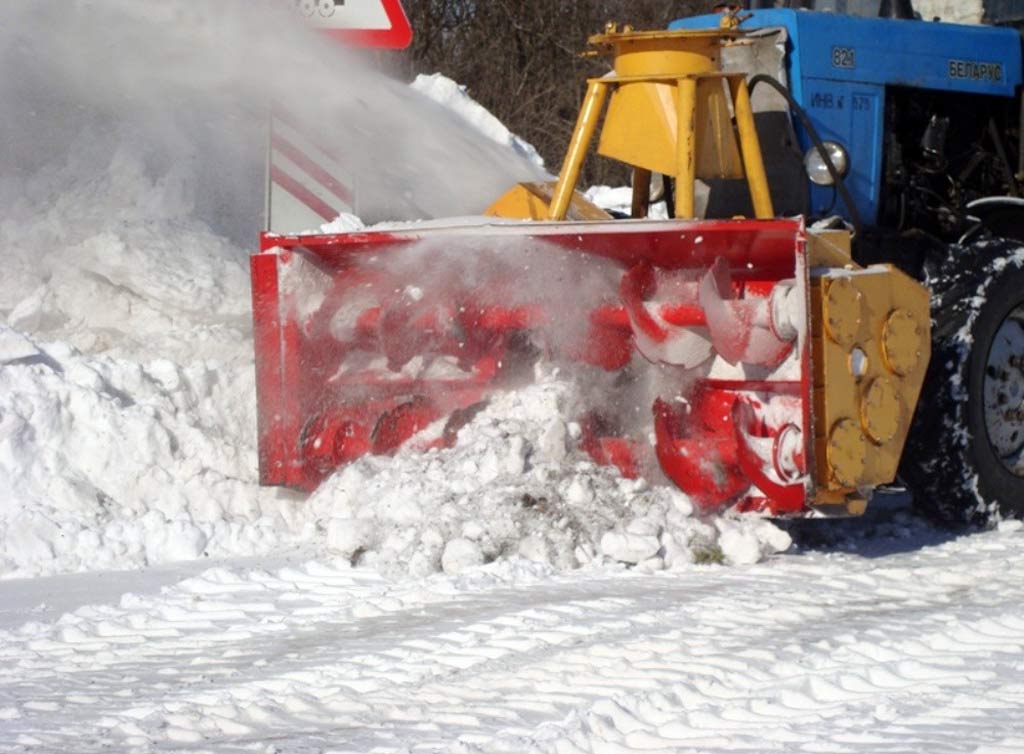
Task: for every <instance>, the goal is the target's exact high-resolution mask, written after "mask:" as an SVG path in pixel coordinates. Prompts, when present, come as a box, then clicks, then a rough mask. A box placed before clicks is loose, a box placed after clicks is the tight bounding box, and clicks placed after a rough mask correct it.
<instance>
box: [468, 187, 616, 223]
mask: <svg viewBox="0 0 1024 754" xmlns="http://www.w3.org/2000/svg"><path fill="white" fill-rule="evenodd" d="M555 185H556V184H555V183H554V182H553V181H552V182H549V183H520V184H517V185H516V186H515V187H514V188H512V189H510V190H509V191H507V192H505V194H504V195H503V196H502V197H501V198H500V199H498V201H496V202H495V203H494V204H492V205H491V206H490V207H488V208H487V210H486V211H485V212H484V214H486V215H489V216H490V217H505V218H509V219H513V220H546V219H548V217H549V216H550V214H551V199H552V197H553V196H554V192H555ZM565 219H567V220H611V219H612V216H611V215H609V214H608V213H607V212H605V211H604V210H603V209H601V208H600V207H598V206H597V205H595V204H591V203H590V202H589V201H587V199H586V198H585V197H584V196H583V194H581V193H580V192H579V191H574V192H573V193H572V194H571V197H570V200H569V208H568V210H567V211H566V213H565Z"/></svg>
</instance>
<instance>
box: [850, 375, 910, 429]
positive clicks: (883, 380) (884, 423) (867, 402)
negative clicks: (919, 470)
mask: <svg viewBox="0 0 1024 754" xmlns="http://www.w3.org/2000/svg"><path fill="white" fill-rule="evenodd" d="M902 410H903V407H902V406H901V405H900V396H899V392H898V391H897V388H896V384H895V382H894V381H893V380H892V379H890V378H889V377H876V378H875V379H873V380H872V381H871V386H870V387H869V388H868V390H867V392H866V393H865V394H864V398H863V400H862V401H861V405H860V416H861V424H863V425H864V430H865V431H866V432H867V433H868V436H869V437H870V438H871V439H872V440H873V441H874V442H876V443H877V444H879V445H884V444H885V443H887V442H889V440H891V439H892V438H894V437H895V436H896V433H897V432H899V431H900V415H901V413H902Z"/></svg>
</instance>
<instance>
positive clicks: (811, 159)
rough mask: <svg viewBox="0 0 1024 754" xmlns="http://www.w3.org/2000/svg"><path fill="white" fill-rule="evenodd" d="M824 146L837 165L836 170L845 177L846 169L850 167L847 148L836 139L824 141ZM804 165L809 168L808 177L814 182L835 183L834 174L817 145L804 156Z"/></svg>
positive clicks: (827, 184) (821, 183)
mask: <svg viewBox="0 0 1024 754" xmlns="http://www.w3.org/2000/svg"><path fill="white" fill-rule="evenodd" d="M822 146H824V147H825V154H826V155H828V158H829V159H830V160H831V161H832V164H833V165H835V168H836V172H838V173H839V175H840V176H842V177H845V176H846V171H847V170H849V169H850V157H849V155H847V154H846V149H845V148H843V145H842V144H840V143H839V142H835V141H826V142H823V144H822ZM804 167H805V168H807V177H808V178H810V179H811V182H812V183H816V184H818V185H819V186H831V185H832V184H833V183H835V181H833V180H832V174H831V173H829V172H828V165H826V163H825V158H824V157H822V156H821V152H819V151H818V148H817V147H811V148H810V149H809V150H807V154H806V155H805V156H804Z"/></svg>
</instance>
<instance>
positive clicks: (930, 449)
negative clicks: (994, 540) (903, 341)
mask: <svg viewBox="0 0 1024 754" xmlns="http://www.w3.org/2000/svg"><path fill="white" fill-rule="evenodd" d="M926 284H927V285H928V286H929V288H930V289H931V294H932V320H933V331H932V358H931V362H930V364H929V367H928V373H927V376H926V378H925V384H924V389H923V391H922V393H921V400H920V401H919V403H918V406H917V411H916V413H915V415H914V420H913V423H912V425H911V430H910V436H909V439H908V441H907V448H906V451H905V452H904V454H903V461H902V462H901V467H900V472H901V475H902V477H903V478H904V480H905V481H906V482H907V483H908V484H909V486H910V488H911V491H912V493H913V496H914V505H915V507H916V508H917V509H918V510H920V511H921V512H923V513H925V514H926V515H928V516H929V517H931V518H934V519H937V520H939V521H940V522H943V523H946V524H953V525H958V524H974V525H988V524H991V523H993V522H994V521H997V520H999V519H1001V518H1021V517H1022V516H1024V249H1022V248H1021V245H1020V243H1019V242H1017V241H1008V240H1005V239H997V240H985V241H979V242H977V243H975V244H973V245H971V246H955V247H952V248H951V249H950V251H949V254H948V256H947V257H946V259H945V261H944V262H943V263H941V264H938V265H933V266H932V269H928V270H926Z"/></svg>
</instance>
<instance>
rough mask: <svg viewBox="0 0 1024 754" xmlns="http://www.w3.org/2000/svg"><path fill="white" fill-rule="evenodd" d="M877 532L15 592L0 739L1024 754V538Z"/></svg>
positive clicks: (170, 745)
mask: <svg viewBox="0 0 1024 754" xmlns="http://www.w3.org/2000/svg"><path fill="white" fill-rule="evenodd" d="M868 529H870V527H868ZM868 529H864V528H862V530H861V531H860V532H858V533H855V534H853V535H851V536H849V537H846V538H841V539H839V540H836V539H835V536H836V535H835V533H834V532H833V533H831V534H830V533H828V532H821V531H818V534H819V535H824V536H825V538H826V539H828V540H831V542H830V544H828V545H826V546H820V545H819V546H817V547H809V548H805V549H803V550H802V551H800V552H799V553H798V554H793V555H788V556H783V557H779V558H777V559H775V560H772V561H770V562H767V563H763V564H760V565H756V566H750V567H733V568H728V567H720V566H692V567H690V568H689V569H685V570H683V571H677V572H675V573H672V574H640V573H637V572H635V571H627V570H623V569H616V568H609V567H600V568H591V569H585V570H583V571H580V572H575V573H569V574H566V573H558V572H555V571H553V570H552V569H551V568H550V567H543V566H538V565H534V564H528V563H525V562H523V561H515V562H509V561H506V562H503V563H499V564H493V565H491V566H487V567H484V568H481V569H478V570H473V571H472V572H468V573H465V574H463V575H461V576H457V577H449V576H441V575H439V576H433V577H430V578H427V579H425V580H419V579H417V580H403V581H389V580H386V579H384V578H382V577H381V576H379V575H377V574H375V573H374V572H372V571H370V570H368V569H359V568H352V567H350V566H349V565H348V564H347V563H345V562H336V561H324V560H317V561H309V562H304V561H303V560H302V559H301V556H298V555H296V556H295V558H296V559H293V562H291V563H290V564H280V563H279V564H277V565H276V566H274V567H268V566H267V565H266V564H264V565H262V566H261V567H254V566H253V565H252V564H243V565H220V566H218V567H214V568H211V569H209V570H205V571H203V572H198V573H193V572H192V571H193V566H188V567H179V568H176V569H175V568H167V567H165V568H159V569H154V570H151V571H147V572H141V573H135V574H108V575H104V574H90V575H85V576H70V577H68V576H62V577H54V578H50V579H41V580H36V581H33V582H19V581H7V582H3V583H2V584H0V603H2V604H4V605H5V606H7V607H5V608H4V609H3V611H2V612H0V622H2V626H3V630H2V632H0V665H2V666H3V667H4V668H5V672H4V673H3V676H2V677H0V740H3V741H5V742H6V744H5V746H4V751H8V752H19V753H20V752H26V753H27V752H33V753H35V752H71V751H74V752H83V753H84V752H100V751H117V752H130V751H139V752H144V751H175V752H196V753H198V752H261V753H265V752H275V753H278V754H286V753H289V754H291V753H294V754H299V753H302V754H311V753H312V752H318V753H319V752H324V753H326V752H371V751H372V752H420V751H422V752H433V751H436V752H556V753H558V754H575V753H576V752H601V753H604V754H607V753H610V752H634V751H635V752H702V753H704V752H735V751H752V752H769V751H779V752H851V753H852V752H870V753H871V754H877V753H878V752H920V753H921V754H940V753H942V752H979V753H980V752H989V753H993V754H994V753H995V752H999V753H1000V754H1010V753H1011V752H1020V751H1022V750H1024V720H1022V719H1021V717H1020V709H1021V708H1022V705H1024V612H1022V609H1021V602H1022V599H1021V597H1022V592H1024V590H1022V587H1021V580H1020V578H1019V574H1020V573H1021V570H1022V569H1024V532H1022V531H1021V529H1020V527H1018V526H1013V525H1004V527H1003V529H1002V530H1000V531H993V532H988V533H983V534H976V535H973V536H967V537H962V538H959V539H950V540H948V541H943V539H944V538H943V537H942V535H940V534H939V533H937V532H934V531H932V530H929V529H927V528H925V527H922V526H921V525H920V524H919V523H917V524H915V523H914V522H913V521H912V520H910V519H904V520H902V521H897V523H896V524H886V525H884V526H882V527H880V528H879V529H878V530H877V531H876V530H871V531H868ZM805 536H807V537H808V538H809V539H813V536H810V535H806V534H805ZM844 536H845V535H844ZM837 545H839V546H837ZM840 550H849V551H847V552H841V551H840ZM121 592H127V593H126V594H124V595H123V596H119V595H120V593H121ZM79 605H80V606H79ZM65 610H70V612H64V611H65ZM60 613H63V614H60ZM25 620H28V621H29V622H27V623H24V622H23V621H25Z"/></svg>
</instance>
